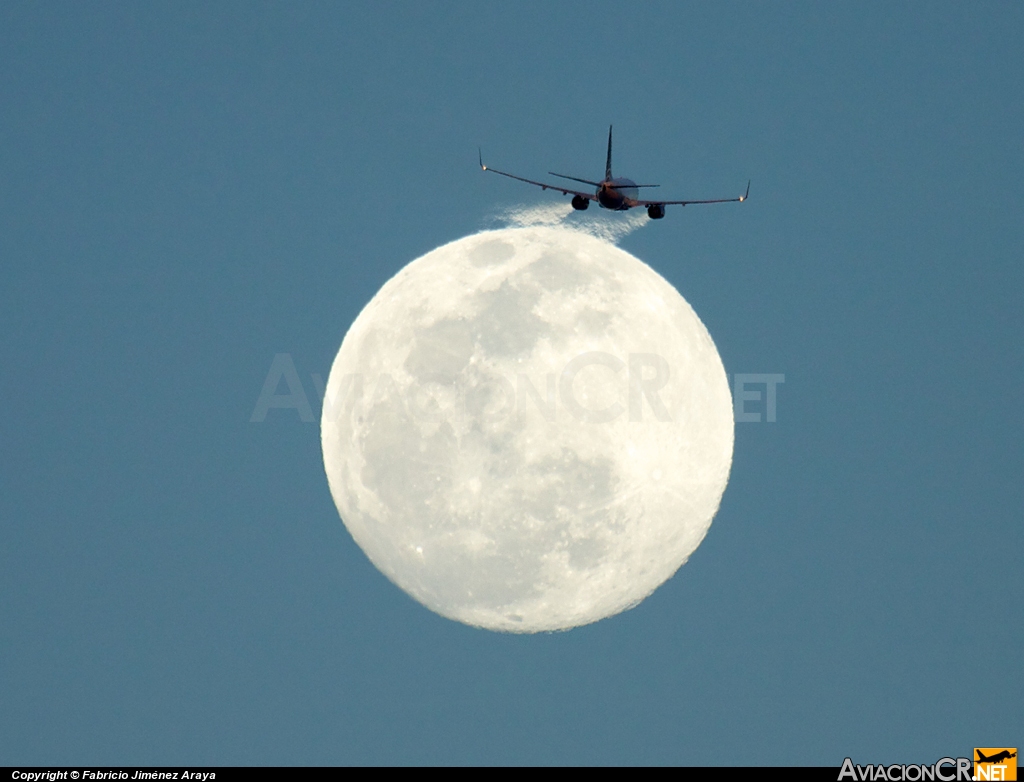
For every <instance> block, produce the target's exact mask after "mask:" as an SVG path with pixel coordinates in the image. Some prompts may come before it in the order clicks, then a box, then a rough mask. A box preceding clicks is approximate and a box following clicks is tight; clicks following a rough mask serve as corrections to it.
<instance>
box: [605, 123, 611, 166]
mask: <svg viewBox="0 0 1024 782" xmlns="http://www.w3.org/2000/svg"><path fill="white" fill-rule="evenodd" d="M604 178H605V179H611V178H612V126H611V125H609V126H608V160H607V162H605V164H604Z"/></svg>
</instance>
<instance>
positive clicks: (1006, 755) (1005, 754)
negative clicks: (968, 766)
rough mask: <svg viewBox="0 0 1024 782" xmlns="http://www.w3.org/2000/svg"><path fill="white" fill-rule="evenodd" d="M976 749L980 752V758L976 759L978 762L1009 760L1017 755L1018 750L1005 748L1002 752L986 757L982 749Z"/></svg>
mask: <svg viewBox="0 0 1024 782" xmlns="http://www.w3.org/2000/svg"><path fill="white" fill-rule="evenodd" d="M975 751H976V752H977V753H978V759H977V760H976V761H975V762H976V763H998V762H999V761H1000V760H1007V759H1009V758H1015V757H1017V753H1016V752H1010V751H1009V750H1005V749H1004V750H1003V751H1002V752H997V753H996V754H995V755H993V756H992V757H990V758H987V757H985V755H984V754H983V753H982V752H981V750H975Z"/></svg>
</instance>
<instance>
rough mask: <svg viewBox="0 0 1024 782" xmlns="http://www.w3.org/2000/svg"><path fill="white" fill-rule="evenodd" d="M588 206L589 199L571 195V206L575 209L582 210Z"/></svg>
mask: <svg viewBox="0 0 1024 782" xmlns="http://www.w3.org/2000/svg"><path fill="white" fill-rule="evenodd" d="M588 206H590V200H589V199H587V198H584V197H583V196H573V197H572V208H573V209H577V210H579V211H581V212H582V211H583V210H584V209H586V208H587V207H588Z"/></svg>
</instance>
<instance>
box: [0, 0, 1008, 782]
mask: <svg viewBox="0 0 1024 782" xmlns="http://www.w3.org/2000/svg"><path fill="white" fill-rule="evenodd" d="M1022 39H1024V9H1022V7H1021V6H1020V5H1019V4H1010V3H991V4H981V5H979V4H970V5H968V4H952V3H931V4H928V5H923V4H897V5H893V4H889V3H859V4H842V5H836V4H811V3H789V4H782V5H767V4H735V3H716V4H714V5H713V6H711V5H707V4H682V3H644V4H642V5H640V4H636V5H624V4H621V3H593V2H591V3H564V4H559V5H556V6H553V7H552V5H551V4H548V3H517V4H515V5H514V6H511V5H508V6H505V7H503V8H498V9H495V8H494V7H492V6H489V5H483V4H460V3H448V4H429V5H428V4H400V3H399V4H378V3H374V4H352V3H345V4H340V3H320V4H312V3H306V4H300V5H284V4H265V3H261V4H256V3H249V4H241V3H226V2H225V3H218V4H215V5H213V6H210V5H209V4H196V3H192V4H189V3H174V4H171V3H164V4H144V5H140V4H126V3H124V4H122V3H103V4H91V5H82V4H72V3H52V4H45V5H41V4H37V3H21V2H8V3H4V4H3V6H2V7H0V107H2V108H0V326H2V333H3V335H4V338H3V340H2V341H0V362H2V364H0V366H2V371H0V399H2V401H3V414H2V415H0V443H2V445H3V447H2V448H0V557H2V562H3V565H2V567H0V661H2V662H0V702H2V703H3V708H2V709H0V714H2V716H0V736H3V739H2V740H0V762H3V763H21V764H26V763H38V764H45V763H111V764H119V763H125V764H127V763H147V764H149V763H152V764H164V763H166V764H176V763H206V764H243V763H245V764H249V763H251V764H342V763H389V762H390V763H626V764H629V763H683V764H715V763H729V764H736V763H739V764H761V763H774V764H780V763H781V764H821V765H836V766H838V765H839V764H840V763H841V761H842V759H843V757H845V756H847V755H850V756H852V757H853V758H854V760H855V761H857V762H863V763H868V762H887V763H888V762H906V763H912V762H928V763H930V762H933V761H934V760H935V759H937V758H938V757H941V756H943V755H957V754H966V753H968V752H970V751H971V748H972V747H974V746H1000V745H1004V744H1007V745H1011V746H1012V745H1019V744H1020V743H1021V736H1022V728H1024V721H1022V716H1021V711H1020V709H1019V707H1017V706H1014V704H1019V703H1020V702H1021V700H1022V698H1024V674H1022V670H1024V669H1022V666H1021V659H1020V649H1021V647H1022V640H1024V636H1022V627H1024V622H1022V619H1024V608H1022V606H1024V588H1022V583H1024V582H1022V581H1021V578H1020V552H1021V550H1022V545H1021V544H1022V542H1024V541H1022V537H1024V536H1022V532H1021V517H1022V505H1024V490H1022V483H1024V481H1022V480H1021V476H1022V474H1024V469H1022V467H1024V450H1022V448H1021V442H1022V439H1024V438H1022V434H1024V413H1022V406H1021V403H1020V389H1021V388H1024V361H1022V349H1021V337H1022V335H1024V314H1022V313H1024V307H1022V306H1021V290H1022V289H1024V266H1022V262H1021V261H1022V249H1024V220H1022V219H1021V211H1022V210H1021V208H1022V206H1024V196H1022V195H1021V181H1022V179H1024V176H1022V175H1024V164H1022V156H1024V141H1022V135H1021V128H1022V127H1024V104H1022V102H1021V100H1020V94H1021V85H1022V84H1024V59H1022V58H1021V57H1020V41H1021V40H1022ZM611 123H614V124H615V136H616V146H615V164H616V165H615V168H616V173H619V174H622V175H627V176H631V177H632V178H634V179H635V180H637V181H651V180H653V181H657V182H660V183H661V184H662V192H663V194H664V195H665V196H667V197H678V198H690V197H697V198H699V197H716V196H720V195H724V196H731V195H733V194H735V193H738V192H739V189H740V188H741V187H742V186H743V184H745V182H746V180H747V179H748V178H750V179H752V180H753V185H752V187H751V198H750V201H749V202H748V203H747V204H744V205H742V206H739V205H735V204H731V205H725V206H721V207H687V208H686V209H676V210H674V211H670V212H669V214H668V216H667V217H666V219H664V220H663V221H661V222H660V223H657V224H654V225H650V226H647V227H645V228H643V229H642V230H640V231H638V232H636V233H634V234H632V235H630V236H628V237H626V238H625V239H624V240H623V242H622V244H623V247H624V248H625V249H627V250H629V251H630V252H632V253H634V254H635V255H637V256H638V257H640V258H641V259H643V260H644V261H645V262H647V263H649V264H650V265H651V266H653V267H654V268H655V269H656V270H658V271H659V272H660V273H661V274H662V275H664V276H665V277H666V279H668V280H669V281H670V282H671V283H672V284H673V285H675V286H676V287H677V288H678V289H679V290H680V292H681V293H682V294H683V295H684V296H685V297H686V298H687V300H688V301H689V302H690V303H691V304H692V305H693V307H694V309H695V310H696V311H697V313H698V314H699V315H700V316H701V318H702V319H703V321H704V323H705V324H706V325H707V326H708V329H709V331H710V332H711V334H712V336H713V337H714V339H715V341H716V344H717V345H718V348H719V351H720V352H721V354H722V357H723V360H724V362H725V366H726V370H727V371H728V372H730V373H757V372H769V373H783V374H785V377H786V381H785V384H784V385H782V386H780V387H779V400H778V420H777V421H776V422H775V423H771V424H769V423H760V424H753V423H750V424H738V425H737V431H736V450H735V459H734V465H733V472H732V478H731V481H730V484H729V486H728V488H727V490H726V493H725V496H724V499H723V504H722V508H721V511H720V513H719V515H718V516H717V517H716V520H715V522H714V524H713V525H712V527H711V531H710V533H709V535H708V537H707V538H706V539H705V541H704V543H703V544H702V545H701V547H700V548H699V549H698V550H697V552H696V553H695V554H694V556H693V557H692V558H691V560H690V562H689V563H688V564H687V565H686V566H685V567H684V568H682V569H681V570H680V571H679V573H677V575H676V576H675V577H674V578H673V579H672V580H670V581H669V582H668V583H666V584H665V585H664V586H663V587H661V588H660V589H659V590H658V591H657V592H655V594H654V595H653V596H652V597H650V598H649V599H648V600H646V601H645V602H644V603H642V604H641V605H640V606H639V607H637V608H635V609H633V610H632V611H629V612H626V613H625V614H622V615H620V616H617V617H614V618H612V619H609V620H605V621H602V622H600V623H597V624H594V625H591V626H588V627H584V628H580V629H577V630H573V631H571V632H567V633H558V634H550V635H538V636H530V637H514V636H504V635H498V634H494V633H489V632H486V631H481V630H474V629H472V628H469V627H464V626H462V625H459V624H456V623H453V622H450V621H448V620H445V619H442V618H440V617H438V616H436V615H434V614H432V613H430V612H429V611H427V610H426V609H424V608H422V607H421V606H419V605H418V604H417V603H415V602H413V601H412V600H411V599H410V598H408V597H407V596H406V595H405V594H404V593H402V592H401V591H399V590H398V589H397V588H396V587H394V586H393V585H392V584H391V583H390V582H388V581H387V579H386V578H384V576H382V575H381V574H379V573H378V572H377V571H376V570H375V569H374V568H373V566H372V565H371V564H370V563H369V561H368V560H367V559H366V558H365V556H364V555H363V554H362V552H361V551H360V550H359V549H358V547H357V546H356V545H355V543H354V542H353V541H352V539H351V538H350V537H349V535H348V533H347V532H346V531H345V529H344V527H343V525H342V523H341V521H340V520H339V518H338V514H337V511H336V510H335V508H334V505H333V502H332V501H331V497H330V494H329V492H328V489H327V484H326V480H325V478H324V476H323V468H322V460H321V454H320V446H319V429H318V427H317V426H316V424H313V423H302V422H301V421H299V420H298V415H297V414H296V413H295V411H291V410H274V411H271V414H270V415H268V417H267V420H266V421H265V422H264V423H262V424H254V423H250V421H249V418H250V415H251V413H252V410H253V407H254V405H255V402H256V399H257V397H258V396H259V392H260V389H261V387H262V384H263V380H264V377H265V375H266V373H267V370H268V369H269V367H270V364H271V361H272V359H273V357H274V355H275V354H276V353H289V354H291V356H292V358H293V360H294V362H295V366H296V368H297V370H298V372H299V374H300V377H302V378H304V379H307V380H308V378H309V376H310V373H321V374H322V375H324V376H326V374H327V371H328V369H329V367H330V362H331V360H332V358H333V356H334V354H335V352H336V351H337V349H338V346H339V344H340V342H341V339H342V337H343V335H344V333H345V331H346V329H347V327H348V325H349V324H350V323H351V322H352V320H353V319H354V318H355V316H356V315H357V314H358V312H359V310H360V309H361V308H362V306H363V305H364V304H365V303H366V302H367V301H368V300H369V299H370V298H371V297H372V296H373V294H374V293H375V292H376V291H377V290H378V289H379V288H380V286H381V285H382V284H383V283H384V282H385V281H386V280H387V279H389V278H390V277H391V276H392V275H393V274H394V273H395V272H396V271H398V269H400V268H401V267H402V266H404V265H405V264H406V263H408V262H409V261H410V260H412V259H413V258H415V257H417V256H419V255H421V254H423V253H424V252H427V251H429V250H431V249H433V248H434V247H436V246H438V245H440V244H443V243H445V242H448V241H451V240H454V239H457V238H459V237H462V236H465V235H467V234H470V233H473V232H475V231H477V230H480V229H481V228H485V227H490V226H493V225H494V221H493V216H494V214H495V213H496V212H497V211H498V210H500V209H502V208H506V207H509V206H512V205H517V204H536V203H542V202H544V201H547V200H553V199H557V198H559V196H553V195H551V194H550V193H542V192H538V191H535V190H534V189H531V188H529V187H527V186H526V185H520V184H519V183H515V182H511V181H507V180H502V179H500V178H498V177H490V176H483V175H481V173H480V171H479V169H478V168H477V167H476V148H477V146H478V145H482V146H483V149H484V153H485V155H486V157H487V158H488V160H489V161H490V162H492V163H493V165H495V166H498V167H500V168H503V169H504V170H511V171H515V172H517V173H522V174H523V175H526V176H540V175H543V174H544V172H546V171H548V170H555V171H566V172H567V173H575V174H577V175H579V176H583V177H588V178H589V177H591V176H597V175H599V174H600V173H601V166H602V165H603V162H604V144H605V139H606V133H607V127H608V125H609V124H611ZM307 389H308V392H309V394H310V396H311V398H314V399H313V401H314V406H315V407H316V406H317V405H316V400H315V393H314V390H313V384H312V382H308V384H307ZM754 408H756V405H754V406H752V409H754Z"/></svg>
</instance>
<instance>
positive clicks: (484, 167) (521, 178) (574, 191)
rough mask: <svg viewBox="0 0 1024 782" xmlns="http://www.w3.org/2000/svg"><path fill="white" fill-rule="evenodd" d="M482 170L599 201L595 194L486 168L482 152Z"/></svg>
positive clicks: (565, 193)
mask: <svg viewBox="0 0 1024 782" xmlns="http://www.w3.org/2000/svg"><path fill="white" fill-rule="evenodd" d="M478 152H479V150H478ZM480 169H481V170H482V171H492V172H494V173H495V174H501V175H502V176H507V177H508V178H509V179H518V180H519V181H520V182H526V184H528V185H536V186H537V187H539V188H541V189H542V190H557V191H558V192H559V193H561V194H562V195H569V194H570V193H571V194H572V195H576V196H579V197H580V198H586V199H587V200H588V201H596V200H597V196H596V195H594V194H593V193H584V192H583V191H582V190H572V189H570V188H567V187H563V186H562V185H551V184H548V183H547V182H535V181H534V180H532V179H526V178H524V177H521V176H516V175H515V174H507V173H505V172H504V171H499V170H498V169H496V168H491V167H490V166H485V165H484V157H483V153H482V152H481V153H480ZM555 176H560V175H559V174H555Z"/></svg>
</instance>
